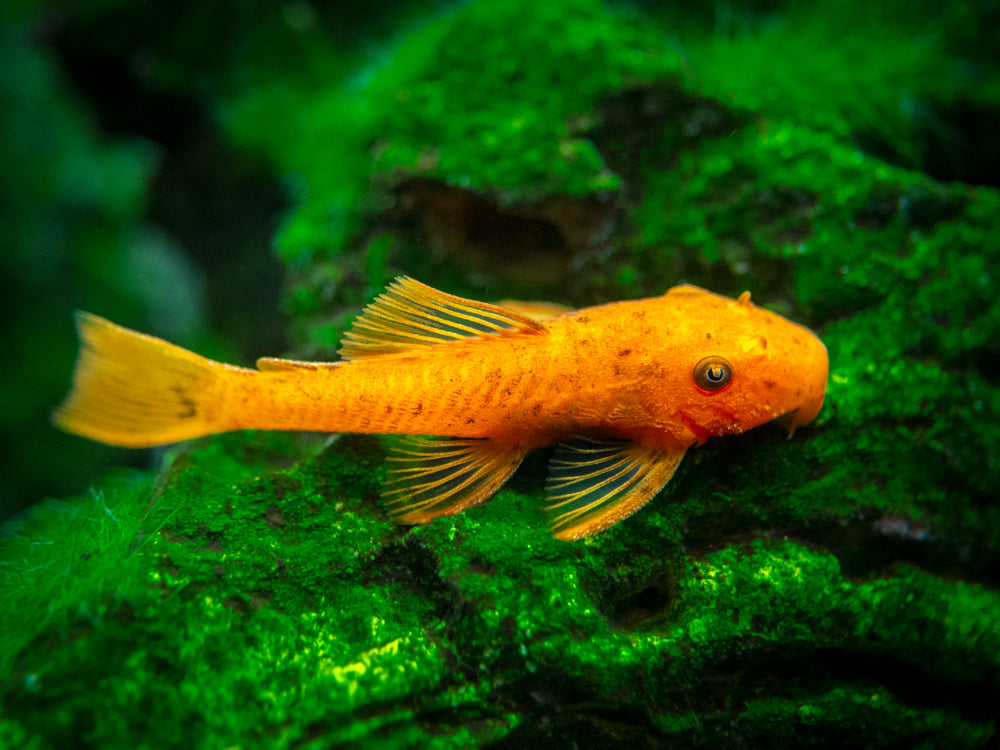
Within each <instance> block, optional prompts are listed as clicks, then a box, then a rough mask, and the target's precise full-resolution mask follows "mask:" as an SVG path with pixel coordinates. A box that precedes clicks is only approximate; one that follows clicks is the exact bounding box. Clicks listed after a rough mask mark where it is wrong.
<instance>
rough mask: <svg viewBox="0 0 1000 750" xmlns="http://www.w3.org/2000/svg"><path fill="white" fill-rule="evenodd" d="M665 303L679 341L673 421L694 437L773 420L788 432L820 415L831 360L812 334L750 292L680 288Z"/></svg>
mask: <svg viewBox="0 0 1000 750" xmlns="http://www.w3.org/2000/svg"><path fill="white" fill-rule="evenodd" d="M664 300H666V301H669V303H670V304H671V306H674V307H675V309H674V310H672V311H671V313H672V314H671V318H672V319H673V320H676V321H678V323H677V327H676V330H675V331H674V332H673V335H672V336H671V338H673V339H674V342H675V344H680V346H674V347H672V352H676V353H677V354H672V355H671V360H672V361H671V366H670V370H671V373H672V377H674V378H676V379H677V380H676V384H675V385H674V387H673V388H672V389H671V390H672V391H673V392H674V394H675V395H676V399H675V400H674V404H673V406H672V408H673V409H674V410H675V411H674V415H673V416H674V421H675V422H679V423H681V424H684V425H685V426H686V427H688V428H689V430H690V433H691V434H693V435H694V437H695V438H696V439H697V441H698V442H701V441H703V440H704V439H705V438H707V437H709V436H712V435H725V434H732V433H739V432H743V431H745V430H749V429H751V428H753V427H756V426H758V425H761V424H764V423H766V422H771V421H773V420H779V423H780V424H782V425H783V426H784V427H785V428H786V429H787V430H788V433H789V436H791V434H792V433H793V432H794V431H795V429H796V428H797V427H799V426H801V425H803V424H806V423H807V422H809V421H811V420H812V419H813V418H815V417H816V415H817V414H818V413H819V410H820V407H822V405H823V398H824V396H825V394H826V384H827V377H828V371H829V360H828V356H827V351H826V346H824V344H823V342H822V341H821V340H820V339H819V337H818V336H817V335H816V334H815V333H813V332H812V331H810V330H809V329H808V328H806V327H804V326H801V325H799V324H797V323H793V322H792V321H790V320H787V319H786V318H784V317H782V316H781V315H778V314H777V313H773V312H770V311H768V310H765V309H763V308H761V307H758V306H757V305H755V304H753V303H752V302H751V301H750V294H749V292H745V293H744V294H743V295H741V296H740V297H739V299H735V300H734V299H730V298H728V297H723V296H720V295H717V294H713V293H711V292H708V291H705V290H704V289H699V288H698V287H693V286H680V287H674V288H673V289H671V290H670V291H669V292H667V294H666V295H665V297H664ZM677 338H679V339H680V341H677Z"/></svg>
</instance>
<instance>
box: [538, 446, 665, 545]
mask: <svg viewBox="0 0 1000 750" xmlns="http://www.w3.org/2000/svg"><path fill="white" fill-rule="evenodd" d="M683 457H684V450H679V451H665V450H663V449H661V448H655V447H651V446H647V445H643V444H641V443H635V442H632V441H629V440H593V439H590V438H582V437H581V438H574V439H573V440H570V441H568V442H566V443H561V444H560V445H559V446H558V447H557V448H556V453H555V456H553V458H552V461H551V462H550V463H549V479H548V482H547V483H546V488H545V489H546V506H545V507H546V512H547V513H548V515H549V525H550V527H551V529H552V532H553V534H555V536H556V537H557V538H559V539H564V540H572V539H580V538H582V537H585V536H590V535H591V534H596V533H597V532H598V531H602V530H604V529H606V528H608V527H609V526H612V525H614V524H616V523H618V522H619V521H621V520H622V519H623V518H626V517H628V516H630V515H632V514H633V513H635V512H636V511H637V510H639V508H641V507H642V506H643V505H645V504H646V503H647V502H649V500H650V499H652V497H653V496H654V495H655V494H656V493H657V492H659V491H660V490H661V489H662V488H663V486H664V485H665V484H666V483H667V482H668V481H670V477H672V476H673V474H674V472H675V471H676V470H677V466H678V465H679V464H680V462H681V459H682V458H683Z"/></svg>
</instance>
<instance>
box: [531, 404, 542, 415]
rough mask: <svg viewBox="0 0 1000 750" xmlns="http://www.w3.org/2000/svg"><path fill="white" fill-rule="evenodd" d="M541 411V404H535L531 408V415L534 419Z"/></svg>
mask: <svg viewBox="0 0 1000 750" xmlns="http://www.w3.org/2000/svg"><path fill="white" fill-rule="evenodd" d="M541 411H542V404H541V402H537V403H535V405H534V406H532V407H531V413H532V414H534V415H535V416H536V417H537V416H538V415H539V414H540V413H541Z"/></svg>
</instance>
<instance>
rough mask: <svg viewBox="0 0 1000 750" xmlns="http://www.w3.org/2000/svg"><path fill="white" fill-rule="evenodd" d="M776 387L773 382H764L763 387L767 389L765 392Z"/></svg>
mask: <svg viewBox="0 0 1000 750" xmlns="http://www.w3.org/2000/svg"><path fill="white" fill-rule="evenodd" d="M776 385H777V383H775V382H774V381H773V380H765V381H764V387H765V388H767V390H771V389H772V388H774V386H776Z"/></svg>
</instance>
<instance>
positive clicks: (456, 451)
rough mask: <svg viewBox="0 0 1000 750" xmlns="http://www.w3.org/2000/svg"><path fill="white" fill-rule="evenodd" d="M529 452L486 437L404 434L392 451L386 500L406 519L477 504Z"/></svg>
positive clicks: (418, 520)
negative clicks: (437, 436) (415, 435)
mask: <svg viewBox="0 0 1000 750" xmlns="http://www.w3.org/2000/svg"><path fill="white" fill-rule="evenodd" d="M524 454H525V451H524V450H523V449H522V448H521V447H520V446H517V445H510V444H507V443H499V442H497V441H495V440H490V439H488V438H429V437H406V438H403V439H402V440H401V441H400V442H399V444H398V445H396V446H395V447H394V448H393V449H392V450H391V451H390V453H389V457H388V459H387V465H388V467H389V472H388V476H387V477H386V480H385V482H384V484H383V486H382V499H383V502H384V503H385V505H386V506H387V508H388V510H389V512H390V513H391V514H392V515H393V516H395V517H396V518H398V519H399V520H401V521H403V522H404V523H425V522H427V521H430V520H431V519H433V518H436V517H438V516H442V515H450V514H452V513H458V512H459V511H461V510H464V509H466V508H469V507H471V506H473V505H477V504H479V503H481V502H483V501H484V500H486V499H487V498H489V497H490V495H492V494H493V493H494V492H496V491H497V490H498V489H499V488H500V486H501V485H502V484H503V483H504V482H506V481H507V479H508V478H509V477H510V475H511V474H513V473H514V470H515V469H516V468H517V467H518V466H519V465H520V463H521V460H522V459H523V458H524Z"/></svg>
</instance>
